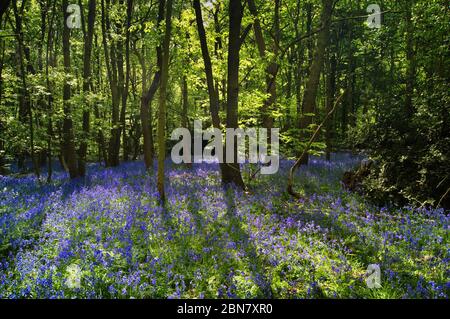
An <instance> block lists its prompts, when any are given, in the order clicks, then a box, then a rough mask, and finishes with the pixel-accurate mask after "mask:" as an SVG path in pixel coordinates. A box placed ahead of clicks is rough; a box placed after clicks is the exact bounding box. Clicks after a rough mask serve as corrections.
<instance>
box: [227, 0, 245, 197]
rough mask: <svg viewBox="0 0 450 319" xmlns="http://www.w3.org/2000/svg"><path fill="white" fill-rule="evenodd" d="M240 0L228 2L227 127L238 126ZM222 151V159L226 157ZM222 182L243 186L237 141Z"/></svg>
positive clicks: (241, 9)
mask: <svg viewBox="0 0 450 319" xmlns="http://www.w3.org/2000/svg"><path fill="white" fill-rule="evenodd" d="M242 11H243V8H242V3H241V0H230V4H229V21H230V25H229V38H228V79H227V123H226V124H227V128H237V127H238V98H239V51H240V46H241V39H240V32H241V23H242V13H243V12H242ZM226 158H227V156H226V152H224V159H226ZM222 182H223V183H224V184H225V185H228V184H232V183H234V184H235V185H236V186H238V187H240V188H243V189H244V188H245V184H244V181H243V179H242V175H241V170H240V166H239V163H238V162H237V141H236V139H235V143H234V162H233V163H226V165H224V166H223V170H222Z"/></svg>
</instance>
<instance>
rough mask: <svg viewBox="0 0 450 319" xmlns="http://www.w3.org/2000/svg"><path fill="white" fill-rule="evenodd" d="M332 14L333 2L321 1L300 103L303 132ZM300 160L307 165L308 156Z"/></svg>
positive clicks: (309, 119)
mask: <svg viewBox="0 0 450 319" xmlns="http://www.w3.org/2000/svg"><path fill="white" fill-rule="evenodd" d="M332 12H333V0H322V14H321V25H322V29H321V31H320V32H319V35H318V39H317V44H316V49H315V52H314V58H313V60H312V62H311V67H310V69H309V76H308V81H307V83H306V88H305V94H304V97H303V103H302V110H303V114H302V117H301V119H300V127H301V128H302V129H304V130H306V129H308V128H309V126H310V124H312V116H311V113H314V111H315V108H316V97H317V91H318V87H319V80H320V74H321V72H322V66H323V61H324V56H325V49H326V47H327V45H328V40H329V35H330V25H331V16H332ZM305 114H306V115H305ZM301 135H302V136H301V137H302V138H303V137H304V135H303V134H301ZM302 160H303V161H304V162H303V163H302V164H307V163H308V154H305V156H304V157H303V159H302Z"/></svg>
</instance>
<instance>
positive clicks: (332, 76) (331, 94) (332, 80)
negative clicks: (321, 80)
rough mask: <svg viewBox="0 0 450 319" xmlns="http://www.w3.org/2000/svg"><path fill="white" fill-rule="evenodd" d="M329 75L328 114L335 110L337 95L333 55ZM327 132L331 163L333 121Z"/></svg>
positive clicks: (328, 125) (326, 139)
mask: <svg viewBox="0 0 450 319" xmlns="http://www.w3.org/2000/svg"><path fill="white" fill-rule="evenodd" d="M329 55H330V57H329V64H328V75H327V89H326V91H327V100H326V112H327V114H328V113H329V112H330V111H331V109H332V108H333V103H334V96H335V94H336V56H335V55H334V54H332V53H330V54H329ZM325 125H326V130H325V143H326V145H327V147H326V155H325V156H326V160H327V161H330V157H331V156H330V155H331V151H332V144H331V139H332V137H333V119H332V118H330V119H329V120H328V121H327V122H326V124H325Z"/></svg>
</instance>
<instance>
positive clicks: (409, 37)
mask: <svg viewBox="0 0 450 319" xmlns="http://www.w3.org/2000/svg"><path fill="white" fill-rule="evenodd" d="M412 6H413V1H411V0H407V1H406V8H405V9H406V10H405V12H406V16H405V20H406V60H407V70H406V92H405V109H406V112H407V114H408V115H409V116H411V115H412V114H413V113H414V106H413V101H412V98H413V93H414V82H415V76H416V65H415V53H414V25H413V22H412Z"/></svg>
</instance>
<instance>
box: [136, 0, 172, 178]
mask: <svg viewBox="0 0 450 319" xmlns="http://www.w3.org/2000/svg"><path fill="white" fill-rule="evenodd" d="M164 7H165V0H161V1H159V7H158V19H157V22H156V27H157V28H159V26H160V25H161V22H162V20H163V19H164ZM136 54H137V56H138V58H139V62H140V64H141V67H142V76H143V78H142V97H141V109H140V116H141V126H142V135H143V138H144V163H145V167H146V169H147V170H150V169H151V168H152V167H153V150H154V145H153V124H152V121H153V119H152V109H151V102H152V100H153V97H154V96H155V93H156V91H157V90H158V87H159V82H160V78H161V65H162V54H161V45H158V46H157V47H156V64H157V70H156V72H155V75H154V76H153V80H152V84H151V85H150V88H148V90H147V84H146V83H147V71H146V66H145V60H144V47H142V55H140V54H139V53H138V52H137V51H136ZM145 90H147V91H145Z"/></svg>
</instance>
